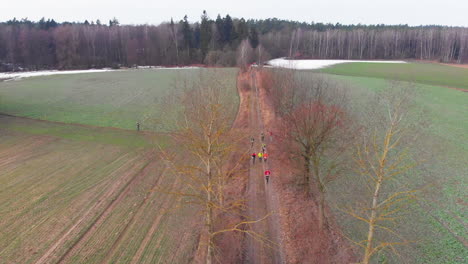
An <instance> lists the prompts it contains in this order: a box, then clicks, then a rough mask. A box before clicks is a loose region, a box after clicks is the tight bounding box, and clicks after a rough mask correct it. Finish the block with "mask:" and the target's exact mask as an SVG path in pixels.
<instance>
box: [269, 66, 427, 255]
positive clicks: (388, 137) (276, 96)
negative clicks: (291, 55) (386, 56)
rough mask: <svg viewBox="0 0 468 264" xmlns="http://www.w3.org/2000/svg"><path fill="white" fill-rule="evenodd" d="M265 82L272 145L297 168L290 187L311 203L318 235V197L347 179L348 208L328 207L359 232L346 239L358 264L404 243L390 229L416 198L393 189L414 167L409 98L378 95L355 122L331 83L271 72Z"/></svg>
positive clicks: (321, 210) (322, 219) (321, 204)
mask: <svg viewBox="0 0 468 264" xmlns="http://www.w3.org/2000/svg"><path fill="white" fill-rule="evenodd" d="M266 76H267V77H265V79H266V80H267V81H264V83H265V84H266V85H267V87H268V89H269V92H270V94H271V97H272V99H273V103H274V106H275V109H276V110H277V115H278V116H279V117H280V121H279V127H278V128H277V132H276V134H277V138H278V142H279V143H278V144H279V146H280V147H281V148H282V151H283V152H284V153H287V154H288V157H289V159H290V161H291V162H292V164H294V165H295V167H296V168H297V170H296V171H295V172H293V174H292V178H291V179H290V180H292V181H293V182H296V183H298V184H299V185H300V186H303V190H304V191H305V192H306V193H307V194H308V197H311V198H312V199H314V200H315V201H316V202H317V205H318V228H319V230H320V231H321V232H323V231H324V229H325V228H326V227H327V226H328V224H329V221H328V219H329V218H328V217H327V214H326V212H327V210H326V195H327V194H328V195H329V196H335V195H343V194H338V193H328V192H329V191H330V186H329V185H330V183H332V182H333V181H336V180H337V179H338V178H340V177H347V178H349V179H352V180H350V181H351V182H355V183H350V182H349V181H348V182H347V183H346V184H349V185H350V186H351V185H352V186H353V188H354V189H353V190H355V192H354V194H353V196H349V197H347V198H346V199H347V201H348V202H349V204H346V205H343V204H339V205H336V204H334V205H331V206H334V207H338V208H340V210H341V211H342V212H344V213H345V214H347V215H349V216H350V217H352V218H354V219H356V221H357V222H361V224H364V225H365V226H366V227H367V228H364V229H363V230H364V231H362V233H360V234H358V235H356V234H352V235H351V237H353V238H351V240H352V241H353V243H354V244H355V245H356V246H357V247H358V248H360V249H362V254H360V256H361V257H362V263H370V261H371V259H372V257H373V256H375V255H377V254H378V253H380V252H382V251H394V252H396V248H397V246H401V245H405V244H408V243H410V242H411V241H409V240H408V239H406V238H405V237H404V236H401V234H398V230H395V228H394V227H395V225H394V223H395V222H397V221H398V219H399V216H400V215H399V214H400V212H401V211H402V210H403V209H405V208H406V207H407V205H408V202H409V201H410V200H413V199H414V198H415V193H416V190H414V189H411V188H403V187H402V186H399V185H398V184H395V182H403V183H404V182H405V179H404V178H405V177H407V176H408V174H407V172H408V171H409V170H410V169H411V168H413V167H414V166H415V163H414V162H413V160H412V159H411V157H410V155H409V154H410V153H411V151H409V149H408V146H410V145H411V142H412V140H413V139H414V137H415V134H416V133H415V131H417V130H414V129H413V128H411V129H410V126H409V125H408V124H409V120H411V118H410V116H414V114H415V113H413V112H410V108H408V105H410V104H409V100H410V98H412V96H411V95H410V94H409V93H408V91H409V90H406V89H405V88H404V87H401V85H402V84H395V86H394V87H391V89H389V91H385V92H387V93H388V94H379V95H378V96H375V98H368V99H369V100H368V101H369V103H368V104H371V103H370V102H375V103H374V104H372V106H370V108H371V109H370V111H371V112H369V113H363V112H359V114H358V116H359V117H357V116H356V113H354V114H353V111H354V110H352V108H351V104H350V101H349V100H348V99H347V96H346V89H344V88H345V87H343V86H342V84H341V83H339V82H335V81H333V80H330V79H327V78H326V77H325V76H321V75H319V74H314V75H310V74H308V75H301V74H300V73H299V72H295V71H292V70H275V71H274V72H273V74H271V75H266ZM413 88H414V87H413ZM390 90H391V91H390ZM413 90H414V89H413ZM401 91H403V92H401ZM411 111H414V110H411ZM363 116H364V117H363ZM412 126H415V124H414V122H413V123H412ZM418 129H420V127H419V128H418ZM412 144H414V142H413V143H412ZM395 179H398V180H396V181H395ZM287 181H288V180H286V182H287ZM350 186H349V187H350ZM311 224H316V223H313V222H312V223H311ZM344 233H350V231H349V230H344ZM322 234H324V233H322ZM322 234H320V235H322ZM356 237H359V239H358V240H356V239H355V238H356Z"/></svg>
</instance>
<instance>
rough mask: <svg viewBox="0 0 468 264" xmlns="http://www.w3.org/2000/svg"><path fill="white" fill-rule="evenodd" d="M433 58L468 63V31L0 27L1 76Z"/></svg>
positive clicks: (315, 26) (231, 23)
mask: <svg viewBox="0 0 468 264" xmlns="http://www.w3.org/2000/svg"><path fill="white" fill-rule="evenodd" d="M276 57H289V58H299V59H301V58H308V59H366V60H373V59H385V60H401V59H414V60H431V61H440V62H446V63H459V64H462V63H468V28H463V27H447V26H438V25H427V26H408V25H361V24H358V25H342V24H339V23H337V24H323V23H315V22H311V23H305V22H295V21H287V20H281V19H276V18H273V19H264V20H254V19H249V20H246V19H244V18H240V19H238V18H232V17H231V16H229V15H226V16H225V17H221V16H220V15H218V16H217V17H216V19H212V18H210V17H209V15H208V14H207V13H206V11H203V13H202V15H201V18H200V20H199V21H197V22H195V23H191V22H190V21H189V18H188V17H187V16H185V17H184V18H183V19H181V20H180V21H174V20H173V19H171V20H170V21H169V22H164V23H161V24H160V25H122V24H120V23H119V21H118V19H116V18H114V19H112V20H110V21H108V23H103V22H101V21H99V20H97V21H88V20H86V21H84V22H56V21H55V20H53V19H47V20H46V19H45V18H43V19H41V20H39V21H30V20H28V19H21V20H17V19H16V18H14V19H12V20H9V21H6V22H0V71H21V70H41V69H88V68H104V67H112V68H120V67H133V66H137V65H140V66H143V65H154V66H156V65H160V66H177V65H197V64H203V65H208V66H242V65H239V64H243V65H245V64H249V63H253V62H257V63H262V62H265V61H266V60H268V59H270V58H276Z"/></svg>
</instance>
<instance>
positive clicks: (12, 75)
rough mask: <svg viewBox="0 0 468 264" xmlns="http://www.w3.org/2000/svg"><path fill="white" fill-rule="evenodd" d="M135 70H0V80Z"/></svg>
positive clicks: (138, 67)
mask: <svg viewBox="0 0 468 264" xmlns="http://www.w3.org/2000/svg"><path fill="white" fill-rule="evenodd" d="M137 69H155V70H178V69H200V67H194V66H187V67H162V66H137ZM127 70H135V69H132V68H129V69H121V70H113V69H110V68H105V69H90V70H73V71H57V70H53V71H31V72H0V80H6V81H11V80H19V79H22V78H28V77H37V76H49V75H63V74H79V73H99V72H110V71H127Z"/></svg>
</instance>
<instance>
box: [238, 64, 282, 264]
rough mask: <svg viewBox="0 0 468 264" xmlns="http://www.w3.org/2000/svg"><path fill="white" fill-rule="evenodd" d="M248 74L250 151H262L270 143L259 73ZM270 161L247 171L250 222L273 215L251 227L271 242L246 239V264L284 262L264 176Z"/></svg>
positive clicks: (243, 93)
mask: <svg viewBox="0 0 468 264" xmlns="http://www.w3.org/2000/svg"><path fill="white" fill-rule="evenodd" d="M246 74H248V78H249V81H250V90H249V91H248V93H249V94H247V93H246V92H242V93H241V95H240V96H241V98H242V97H247V98H250V101H249V105H248V111H249V115H248V116H249V120H248V131H249V133H250V134H251V136H253V137H254V138H255V142H254V146H253V147H250V152H251V153H253V152H256V153H258V152H260V151H261V144H262V143H268V144H269V143H270V142H268V141H269V137H268V136H267V131H266V130H265V127H264V122H263V119H262V111H263V109H262V108H261V106H262V104H261V103H260V101H259V87H258V84H257V79H256V71H255V70H251V71H250V72H248V73H246ZM262 132H263V133H264V134H265V138H264V142H262V138H261V133H262ZM270 163H271V159H270V160H269V161H268V162H260V161H259V160H257V161H256V162H255V163H253V162H252V161H251V165H250V167H249V171H248V176H249V177H248V185H247V193H246V197H247V205H248V210H247V213H248V216H249V218H250V219H252V220H255V219H260V218H262V217H264V216H266V215H268V214H271V215H270V216H269V217H268V218H267V219H266V220H264V221H261V222H258V223H255V224H254V225H253V226H252V229H253V231H255V232H256V233H258V234H260V235H262V236H265V237H266V238H267V239H268V240H269V243H267V244H262V243H260V242H258V241H256V240H254V239H253V238H250V237H247V241H246V245H245V259H244V263H284V260H283V258H282V254H281V251H282V249H281V243H280V240H279V238H278V231H277V230H276V229H277V228H278V226H277V225H276V224H275V223H277V215H276V213H275V212H274V210H275V209H276V208H274V206H272V202H271V200H272V195H271V192H270V190H269V189H270V188H269V186H270V185H271V182H270V183H269V184H266V182H265V179H264V177H263V172H264V171H265V170H266V169H267V168H269V164H270Z"/></svg>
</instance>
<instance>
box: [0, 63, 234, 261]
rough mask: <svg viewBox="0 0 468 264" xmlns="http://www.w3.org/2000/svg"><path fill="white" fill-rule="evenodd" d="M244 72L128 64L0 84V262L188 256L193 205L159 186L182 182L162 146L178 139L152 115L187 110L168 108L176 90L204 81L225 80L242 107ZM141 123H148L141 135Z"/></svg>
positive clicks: (193, 238) (178, 258) (192, 241)
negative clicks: (183, 204) (239, 86)
mask: <svg viewBox="0 0 468 264" xmlns="http://www.w3.org/2000/svg"><path fill="white" fill-rule="evenodd" d="M236 73H237V69H201V70H188V69H182V70H172V69H171V70H129V71H119V72H106V73H89V74H76V75H57V76H48V77H34V78H26V79H22V80H18V81H7V82H0V113H6V114H8V115H2V114H0V230H1V232H0V263H57V262H61V263H62V262H64V263H188V262H190V259H191V258H192V257H193V251H194V249H195V247H196V246H197V235H198V232H197V231H194V230H198V229H196V228H195V227H194V224H196V223H197V221H196V219H194V217H196V216H194V209H193V208H190V207H187V208H181V209H177V210H174V208H175V207H176V204H177V201H176V200H175V199H174V197H173V196H171V195H169V194H166V193H162V192H155V191H152V190H154V189H155V187H167V188H172V187H174V188H180V185H181V182H180V180H179V179H178V177H174V175H172V174H171V173H169V172H168V171H167V170H166V168H165V165H164V164H163V162H162V161H160V160H159V159H158V155H157V153H156V152H155V149H157V148H156V147H157V146H156V145H158V146H162V147H164V146H168V145H169V144H171V141H170V138H169V137H168V136H167V134H165V133H158V128H161V127H160V126H154V124H151V123H149V122H155V120H164V121H165V122H167V119H168V116H165V115H167V113H168V112H170V111H166V110H167V109H163V108H167V107H169V108H171V109H169V110H171V111H177V110H178V109H181V108H182V106H179V105H168V104H167V102H171V100H169V99H170V94H171V90H172V89H175V88H178V89H179V88H184V87H191V86H192V85H193V83H195V82H197V81H198V80H200V78H213V76H215V77H217V78H218V79H219V80H221V82H218V83H219V85H223V86H225V87H226V89H227V91H228V93H227V94H228V96H227V98H226V100H229V102H232V103H233V104H236V105H237V104H238V100H239V99H238V95H237V90H236V82H235V79H236ZM235 110H237V109H235ZM231 115H232V118H234V116H235V113H231ZM17 116H18V117H17ZM38 119H43V120H38ZM169 119H170V118H169ZM51 121H54V122H51ZM136 122H140V123H141V124H142V128H143V129H144V130H152V131H143V132H137V131H135V123H136ZM72 123H74V124H72ZM157 125H159V124H157ZM155 127H156V129H154V128H155Z"/></svg>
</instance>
